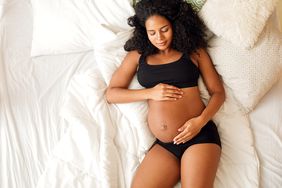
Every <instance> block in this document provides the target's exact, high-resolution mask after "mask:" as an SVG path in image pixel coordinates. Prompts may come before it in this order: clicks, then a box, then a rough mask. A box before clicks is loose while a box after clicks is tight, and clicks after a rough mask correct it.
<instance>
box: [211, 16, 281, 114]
mask: <svg viewBox="0 0 282 188" xmlns="http://www.w3.org/2000/svg"><path fill="white" fill-rule="evenodd" d="M209 44H210V48H209V54H210V56H211V58H212V60H213V63H214V65H215V67H216V69H217V71H218V73H219V74H220V75H221V76H222V79H223V81H224V83H225V84H226V85H227V86H228V87H229V88H230V89H231V91H232V93H233V95H234V97H235V98H236V99H237V101H238V103H239V105H240V106H241V107H242V110H243V111H244V112H249V111H250V110H252V109H253V108H254V107H255V105H256V104H257V103H258V102H259V100H260V99H261V98H262V97H263V96H264V95H265V94H266V92H267V91H268V90H269V89H270V88H271V87H272V85H273V84H274V83H275V82H276V81H277V80H278V78H279V75H280V73H281V67H282V58H281V54H282V35H281V34H280V33H279V31H278V30H277V29H276V28H275V27H274V26H273V25H272V22H270V21H269V24H268V25H267V26H266V27H265V29H264V31H263V33H262V34H261V36H260V37H259V40H258V42H257V44H256V45H255V47H254V48H252V49H251V50H246V49H240V48H238V47H237V46H235V45H233V44H232V43H230V42H228V41H226V40H224V39H222V38H219V37H215V38H213V39H211V40H210V43H209Z"/></svg>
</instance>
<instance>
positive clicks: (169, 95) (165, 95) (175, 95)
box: [149, 83, 184, 101]
mask: <svg viewBox="0 0 282 188" xmlns="http://www.w3.org/2000/svg"><path fill="white" fill-rule="evenodd" d="M149 90H150V99H152V100H157V101H164V100H170V101H175V100H178V99H181V98H182V96H183V94H184V92H183V91H182V90H181V89H179V88H177V87H175V86H172V85H168V84H163V83H160V84H158V85H156V86H155V87H152V88H150V89H149Z"/></svg>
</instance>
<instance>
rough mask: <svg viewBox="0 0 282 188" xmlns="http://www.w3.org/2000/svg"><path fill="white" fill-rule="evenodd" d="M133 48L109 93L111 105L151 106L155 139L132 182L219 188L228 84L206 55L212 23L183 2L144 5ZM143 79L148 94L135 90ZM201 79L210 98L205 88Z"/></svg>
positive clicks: (134, 22) (139, 7) (150, 186)
mask: <svg viewBox="0 0 282 188" xmlns="http://www.w3.org/2000/svg"><path fill="white" fill-rule="evenodd" d="M128 23H129V25H130V26H132V27H134V32H133V35H132V37H131V38H130V39H129V40H128V41H127V42H126V44H125V46H124V48H125V50H126V51H128V53H127V55H126V57H125V58H124V60H123V62H122V64H121V66H120V67H119V68H118V69H117V70H116V72H115V73H114V74H113V76H112V79H111V82H110V84H109V86H108V88H107V91H106V99H107V101H108V102H109V103H129V102H135V101H141V100H146V101H148V107H149V110H148V125H149V128H150V130H151V131H152V133H153V134H154V136H155V137H156V142H155V143H154V144H153V146H152V147H151V149H150V150H149V151H148V153H147V154H146V156H145V157H144V159H143V161H142V162H141V164H140V166H139V167H138V169H137V171H136V174H135V176H134V178H133V181H132V187H133V188H139V187H140V188H166V187H167V188H172V187H173V186H174V185H176V183H177V182H178V181H179V180H181V187H182V188H186V187H189V188H212V187H213V182H214V179H215V175H216V171H217V167H218V162H219V159H220V154H221V142H220V137H219V134H218V131H217V128H216V125H215V124H214V123H213V121H212V120H211V119H212V117H213V116H214V114H215V113H216V112H217V111H218V109H219V108H220V106H221V105H222V103H223V102H224V100H225V93H224V88H223V85H222V82H221V80H220V78H219V75H218V74H217V72H216V70H215V68H214V66H213V63H212V61H211V59H210V57H209V55H208V53H207V51H206V47H207V42H206V41H205V38H204V37H205V26H204V24H203V22H202V21H201V20H200V18H199V17H198V16H197V14H196V13H195V12H194V11H193V9H192V8H191V6H190V5H189V4H188V3H186V2H185V1H184V0H141V1H139V2H138V3H137V4H136V6H135V15H134V16H132V17H130V18H129V19H128ZM135 74H137V79H138V81H139V83H140V84H141V85H142V86H143V87H144V89H136V90H132V89H128V86H129V84H130V82H131V81H132V79H133V76H134V75H135ZM200 75H201V76H202V78H203V80H204V83H205V85H206V87H207V89H208V91H209V94H210V96H211V97H210V100H209V102H208V104H207V105H205V104H204V103H203V101H202V100H201V97H200V92H199V88H198V78H199V76H200Z"/></svg>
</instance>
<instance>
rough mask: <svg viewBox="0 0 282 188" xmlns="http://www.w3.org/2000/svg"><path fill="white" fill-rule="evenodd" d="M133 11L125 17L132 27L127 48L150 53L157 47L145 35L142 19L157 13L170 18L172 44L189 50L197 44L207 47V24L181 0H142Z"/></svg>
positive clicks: (192, 49)
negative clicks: (132, 30)
mask: <svg viewBox="0 0 282 188" xmlns="http://www.w3.org/2000/svg"><path fill="white" fill-rule="evenodd" d="M134 10H135V15H134V16H131V17H129V18H128V24H129V25H130V26H131V27H134V28H135V29H134V32H133V36H132V37H131V38H130V39H129V40H128V41H127V42H126V43H125V45H124V49H125V50H126V51H132V50H137V51H138V52H139V53H140V54H144V55H146V56H147V55H152V54H156V53H157V52H158V49H157V48H156V47H155V46H154V45H152V44H151V42H150V41H149V38H148V36H147V32H146V28H145V22H146V20H147V19H148V18H149V17H150V16H154V15H159V16H163V17H165V18H166V19H167V20H168V21H170V23H171V25H172V30H173V33H174V34H173V40H172V48H173V49H175V50H177V51H180V52H182V53H187V54H189V55H190V54H192V53H193V52H196V50H197V49H199V48H206V47H207V41H206V40H205V36H206V33H205V30H206V26H205V25H204V23H203V21H202V20H201V19H200V17H199V16H198V15H197V13H196V12H195V10H193V8H192V7H191V5H190V4H188V3H187V2H186V1H184V0H141V1H139V2H138V3H137V4H136V5H135V7H134Z"/></svg>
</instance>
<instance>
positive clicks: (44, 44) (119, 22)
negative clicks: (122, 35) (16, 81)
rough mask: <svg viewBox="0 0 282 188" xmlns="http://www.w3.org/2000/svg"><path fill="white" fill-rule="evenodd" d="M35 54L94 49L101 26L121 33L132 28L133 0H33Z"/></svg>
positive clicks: (32, 50) (33, 45) (32, 51)
mask: <svg viewBox="0 0 282 188" xmlns="http://www.w3.org/2000/svg"><path fill="white" fill-rule="evenodd" d="M31 3H32V9H33V37H32V49H31V56H38V55H51V54H61V53H72V52H79V51H85V50H90V49H93V45H94V44H95V41H96V40H97V39H96V38H95V36H96V33H97V32H99V31H96V28H97V25H101V24H102V25H104V26H106V27H109V28H112V30H113V31H115V32H119V31H122V30H127V29H129V26H128V25H127V18H128V17H129V16H130V15H131V14H133V9H132V7H131V4H130V1H129V0H103V1H100V0H81V1H77V0H68V1H62V0H48V1H46V0H31Z"/></svg>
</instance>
